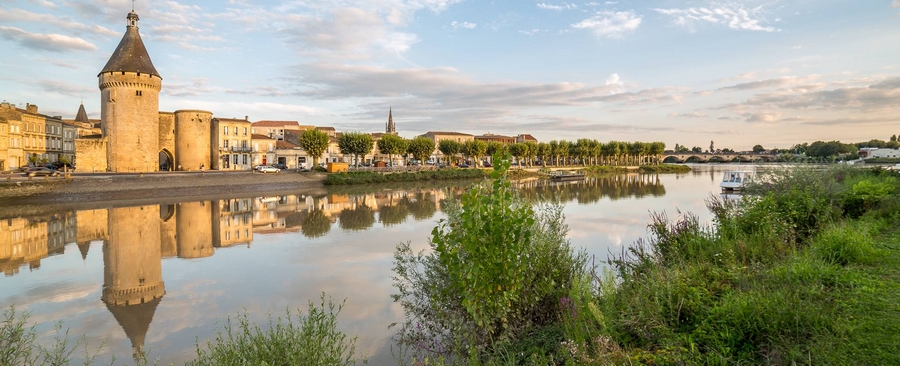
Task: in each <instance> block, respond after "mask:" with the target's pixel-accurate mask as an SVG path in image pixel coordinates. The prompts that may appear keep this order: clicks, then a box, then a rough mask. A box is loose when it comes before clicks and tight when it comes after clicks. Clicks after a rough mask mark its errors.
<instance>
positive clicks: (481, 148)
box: [465, 140, 488, 167]
mask: <svg viewBox="0 0 900 366" xmlns="http://www.w3.org/2000/svg"><path fill="white" fill-rule="evenodd" d="M487 149H488V144H487V143H486V142H484V141H481V140H470V141H466V147H465V150H466V155H469V156H471V157H472V159H473V160H475V166H476V167H477V166H481V159H482V158H483V157H484V154H485V153H486V152H487Z"/></svg>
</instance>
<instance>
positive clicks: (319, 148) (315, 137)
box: [300, 128, 331, 167]
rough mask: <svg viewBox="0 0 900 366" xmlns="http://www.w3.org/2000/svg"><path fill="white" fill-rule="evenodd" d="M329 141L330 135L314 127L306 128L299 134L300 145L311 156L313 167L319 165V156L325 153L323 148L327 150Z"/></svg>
mask: <svg viewBox="0 0 900 366" xmlns="http://www.w3.org/2000/svg"><path fill="white" fill-rule="evenodd" d="M330 143H331V137H329V136H328V134H327V133H325V132H323V131H319V130H317V129H315V128H311V129H308V130H306V131H303V133H301V134H300V147H301V148H302V149H303V150H305V151H306V153H307V154H309V156H311V157H312V159H313V167H318V166H319V157H321V156H322V154H324V153H325V150H328V145H329V144H330Z"/></svg>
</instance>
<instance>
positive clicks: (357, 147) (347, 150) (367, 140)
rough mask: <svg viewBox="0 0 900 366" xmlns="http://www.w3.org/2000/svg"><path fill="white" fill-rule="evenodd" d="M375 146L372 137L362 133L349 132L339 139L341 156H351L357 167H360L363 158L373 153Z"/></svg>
mask: <svg viewBox="0 0 900 366" xmlns="http://www.w3.org/2000/svg"><path fill="white" fill-rule="evenodd" d="M374 145H375V142H374V140H373V139H372V135H370V134H367V133H362V132H347V133H344V134H341V137H339V138H338V148H340V149H341V154H350V155H352V156H354V159H355V160H356V167H357V168H358V167H359V161H360V160H361V159H362V157H363V156H365V155H366V154H368V153H370V152H371V151H372V147H373V146H374Z"/></svg>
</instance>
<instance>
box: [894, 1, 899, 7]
mask: <svg viewBox="0 0 900 366" xmlns="http://www.w3.org/2000/svg"><path fill="white" fill-rule="evenodd" d="M893 5H894V7H895V8H897V7H900V0H894V4H893Z"/></svg>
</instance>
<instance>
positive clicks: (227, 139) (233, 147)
mask: <svg viewBox="0 0 900 366" xmlns="http://www.w3.org/2000/svg"><path fill="white" fill-rule="evenodd" d="M213 131H214V133H213V135H214V137H213V142H212V143H213V146H214V152H215V156H214V157H213V162H211V163H212V165H211V167H212V169H218V170H248V169H252V165H251V163H252V162H251V158H250V156H251V154H253V140H252V138H251V136H252V133H251V123H250V121H249V117H246V116H245V117H244V119H234V118H213Z"/></svg>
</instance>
